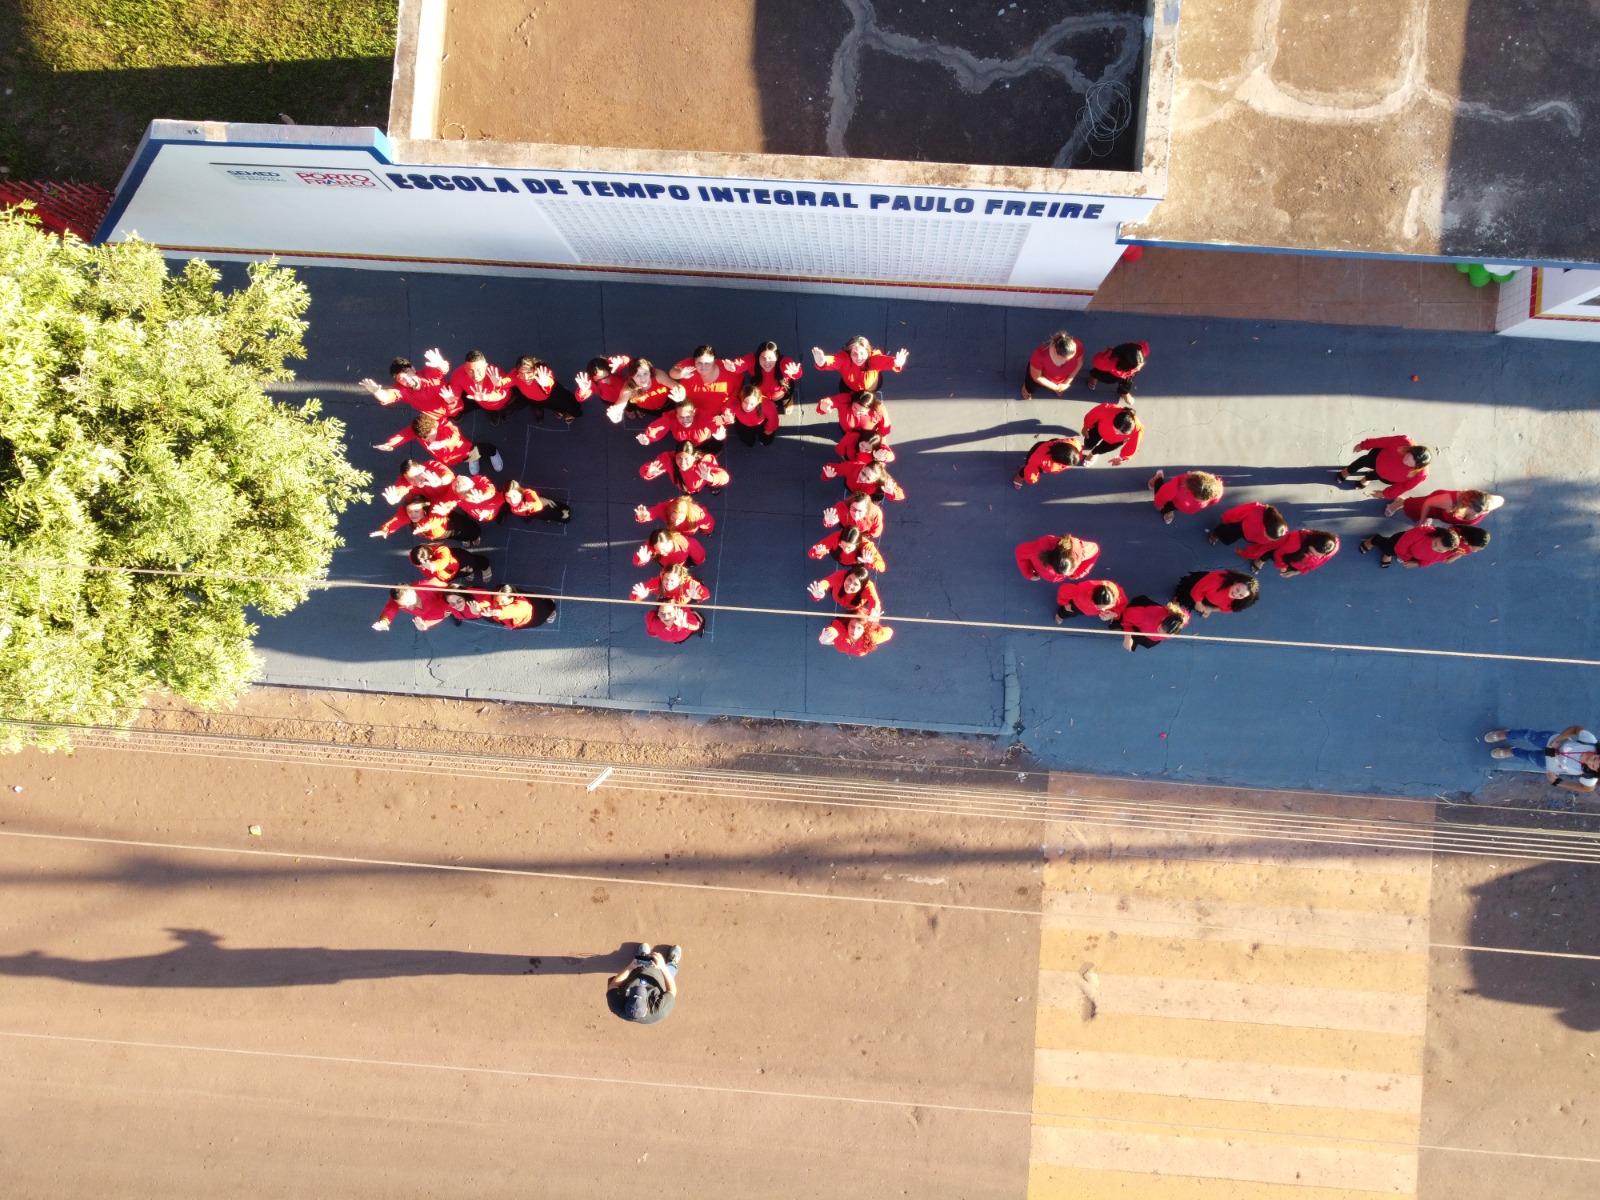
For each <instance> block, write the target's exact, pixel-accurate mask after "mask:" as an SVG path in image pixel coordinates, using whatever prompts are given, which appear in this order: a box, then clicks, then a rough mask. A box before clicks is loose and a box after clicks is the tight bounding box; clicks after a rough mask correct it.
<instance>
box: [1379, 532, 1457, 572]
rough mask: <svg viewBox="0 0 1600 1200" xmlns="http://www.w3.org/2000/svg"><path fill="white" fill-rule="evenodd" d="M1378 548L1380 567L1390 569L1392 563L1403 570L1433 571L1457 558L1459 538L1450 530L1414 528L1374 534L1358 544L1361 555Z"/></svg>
mask: <svg viewBox="0 0 1600 1200" xmlns="http://www.w3.org/2000/svg"><path fill="white" fill-rule="evenodd" d="M1373 548H1377V549H1378V550H1381V551H1383V557H1382V558H1380V559H1379V560H1378V565H1379V566H1380V567H1387V566H1389V565H1391V564H1392V563H1393V562H1394V561H1395V559H1399V560H1400V565H1401V566H1402V567H1434V566H1438V565H1439V564H1440V563H1447V562H1451V561H1452V560H1454V559H1456V558H1459V557H1460V555H1459V554H1458V553H1457V551H1459V550H1460V548H1461V534H1460V533H1459V532H1458V531H1457V530H1456V529H1455V528H1453V527H1451V526H1445V527H1444V528H1436V527H1434V526H1432V525H1417V526H1414V527H1413V528H1411V529H1407V530H1405V531H1404V532H1402V533H1394V534H1388V535H1385V534H1379V533H1375V534H1373V535H1372V536H1371V537H1369V538H1368V539H1367V540H1366V541H1364V542H1362V543H1361V553H1363V554H1365V553H1367V551H1369V550H1371V549H1373Z"/></svg>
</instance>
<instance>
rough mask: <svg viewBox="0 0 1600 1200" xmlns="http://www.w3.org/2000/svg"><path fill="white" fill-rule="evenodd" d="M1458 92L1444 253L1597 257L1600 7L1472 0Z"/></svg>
mask: <svg viewBox="0 0 1600 1200" xmlns="http://www.w3.org/2000/svg"><path fill="white" fill-rule="evenodd" d="M1508 30H1515V36H1508ZM1459 94H1460V103H1459V105H1458V107H1457V109H1456V113H1455V122H1454V126H1453V128H1452V130H1451V136H1450V160H1449V168H1448V171H1447V172H1446V175H1445V186H1444V217H1443V223H1442V228H1441V232H1440V238H1439V252H1440V253H1441V254H1447V255H1453V256H1460V257H1464V258H1470V259H1473V260H1474V261H1479V262H1498V261H1504V260H1506V259H1513V260H1515V259H1528V258H1533V259H1556V260H1565V261H1576V262H1580V263H1582V262H1591V263H1592V262H1595V261H1600V208H1597V207H1596V205H1595V203H1594V180H1595V173H1596V169H1597V167H1600V159H1597V155H1596V144H1597V143H1596V141H1595V130H1596V129H1597V128H1600V8H1597V7H1596V6H1595V5H1593V4H1588V5H1585V4H1580V3H1570V2H1568V3H1561V2H1557V3H1547V4H1522V3H1513V2H1511V0H1472V3H1471V4H1470V5H1469V6H1468V8H1467V14H1466V31H1465V36H1464V44H1463V46H1462V63H1461V78H1460V84H1459Z"/></svg>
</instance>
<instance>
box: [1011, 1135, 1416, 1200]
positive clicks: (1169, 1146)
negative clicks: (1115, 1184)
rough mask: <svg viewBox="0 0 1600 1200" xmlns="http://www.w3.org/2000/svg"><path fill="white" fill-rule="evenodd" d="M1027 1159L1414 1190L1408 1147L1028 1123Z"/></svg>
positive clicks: (1212, 1176) (1101, 1167) (1205, 1175)
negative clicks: (1338, 1146)
mask: <svg viewBox="0 0 1600 1200" xmlns="http://www.w3.org/2000/svg"><path fill="white" fill-rule="evenodd" d="M1032 1159H1033V1161H1037V1162H1047V1163H1055V1164H1057V1165H1059V1166H1074V1167H1088V1168H1090V1169H1093V1170H1099V1171H1155V1172H1159V1173H1160V1174H1163V1175H1193V1176H1199V1177H1201V1178H1204V1179H1229V1180H1233V1179H1242V1180H1247V1181H1250V1182H1254V1183H1280V1184H1282V1183H1294V1184H1300V1185H1302V1186H1306V1187H1324V1188H1345V1189H1348V1190H1350V1191H1358V1192H1359V1191H1367V1192H1385V1193H1388V1194H1390V1195H1393V1194H1395V1193H1399V1194H1401V1195H1405V1194H1407V1193H1413V1192H1415V1191H1416V1189H1417V1156H1416V1153H1415V1152H1414V1151H1406V1152H1402V1153H1378V1152H1372V1151H1366V1150H1335V1149H1329V1148H1327V1147H1326V1146H1304V1145H1300V1146H1297V1145H1290V1144H1286V1143H1284V1142H1283V1141H1281V1140H1275V1141H1272V1142H1271V1143H1269V1144H1266V1145H1263V1144H1260V1143H1257V1142H1253V1141H1251V1140H1249V1139H1245V1138H1235V1139H1232V1140H1223V1139H1215V1140H1213V1139H1207V1138H1185V1137H1162V1136H1158V1135H1151V1134H1143V1133H1109V1132H1104V1131H1101V1130H1093V1129H1070V1128H1058V1127H1055V1126H1050V1125H1035V1126H1034V1127H1033V1155H1032Z"/></svg>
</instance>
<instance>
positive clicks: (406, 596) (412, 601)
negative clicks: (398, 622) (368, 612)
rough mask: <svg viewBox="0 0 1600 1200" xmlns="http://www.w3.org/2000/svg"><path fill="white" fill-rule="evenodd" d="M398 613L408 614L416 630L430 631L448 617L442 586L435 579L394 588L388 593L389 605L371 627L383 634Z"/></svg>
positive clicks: (385, 606) (386, 605)
mask: <svg viewBox="0 0 1600 1200" xmlns="http://www.w3.org/2000/svg"><path fill="white" fill-rule="evenodd" d="M400 613H409V614H410V615H411V623H412V624H413V625H415V626H416V627H417V628H418V629H420V630H427V629H432V628H433V627H434V626H435V625H437V624H438V623H439V622H440V621H442V620H444V619H445V618H446V617H448V616H449V615H450V610H449V608H448V607H446V605H445V602H444V585H443V584H442V583H440V582H439V581H438V580H436V579H423V580H419V581H418V582H417V583H414V584H410V585H408V586H406V587H397V588H394V589H393V590H392V591H390V593H389V603H387V604H385V605H384V606H383V614H382V615H381V616H380V617H379V618H378V619H377V620H376V621H374V622H373V623H372V627H373V628H374V629H376V630H377V631H378V632H379V633H383V632H384V631H386V630H387V629H388V628H389V623H390V622H391V621H393V620H394V619H395V617H397V616H398V615H399V614H400Z"/></svg>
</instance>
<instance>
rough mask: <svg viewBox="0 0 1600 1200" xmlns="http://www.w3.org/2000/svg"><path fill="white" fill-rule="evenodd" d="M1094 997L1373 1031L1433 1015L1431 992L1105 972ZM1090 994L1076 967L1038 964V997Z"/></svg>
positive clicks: (1128, 1007)
mask: <svg viewBox="0 0 1600 1200" xmlns="http://www.w3.org/2000/svg"><path fill="white" fill-rule="evenodd" d="M1094 990H1095V995H1094V996H1093V997H1092V999H1093V1002H1094V1005H1095V1008H1096V1010H1097V1011H1100V1010H1103V1011H1106V1012H1113V1013H1133V1014H1136V1015H1141V1016H1152V1017H1188V1018H1191V1019H1194V1020H1202V1021H1245V1022H1248V1023H1250V1024H1253V1025H1314V1026H1316V1027H1318V1028H1321V1029H1361V1030H1368V1031H1370V1032H1372V1033H1417V1034H1420V1033H1421V1032H1422V1030H1423V1026H1424V1025H1425V1024H1426V1022H1427V1017H1428V1008H1427V1000H1428V998H1427V997H1426V996H1417V995H1396V994H1394V993H1390V992H1358V991H1345V990H1340V989H1334V988H1308V987H1285V986H1272V985H1267V984H1249V983H1231V982H1227V981H1224V980H1213V979H1160V978H1150V977H1146V976H1138V975H1102V976H1100V977H1099V979H1098V982H1097V985H1096V987H1095V989H1094ZM1082 996H1083V980H1082V979H1081V978H1080V977H1079V976H1078V975H1076V974H1075V973H1073V972H1069V971H1041V972H1039V1003H1040V1005H1041V1006H1042V1007H1045V1008H1070V1007H1072V1006H1073V1005H1074V1004H1075V1003H1078V1002H1079V1000H1080V999H1081V997H1082Z"/></svg>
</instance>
